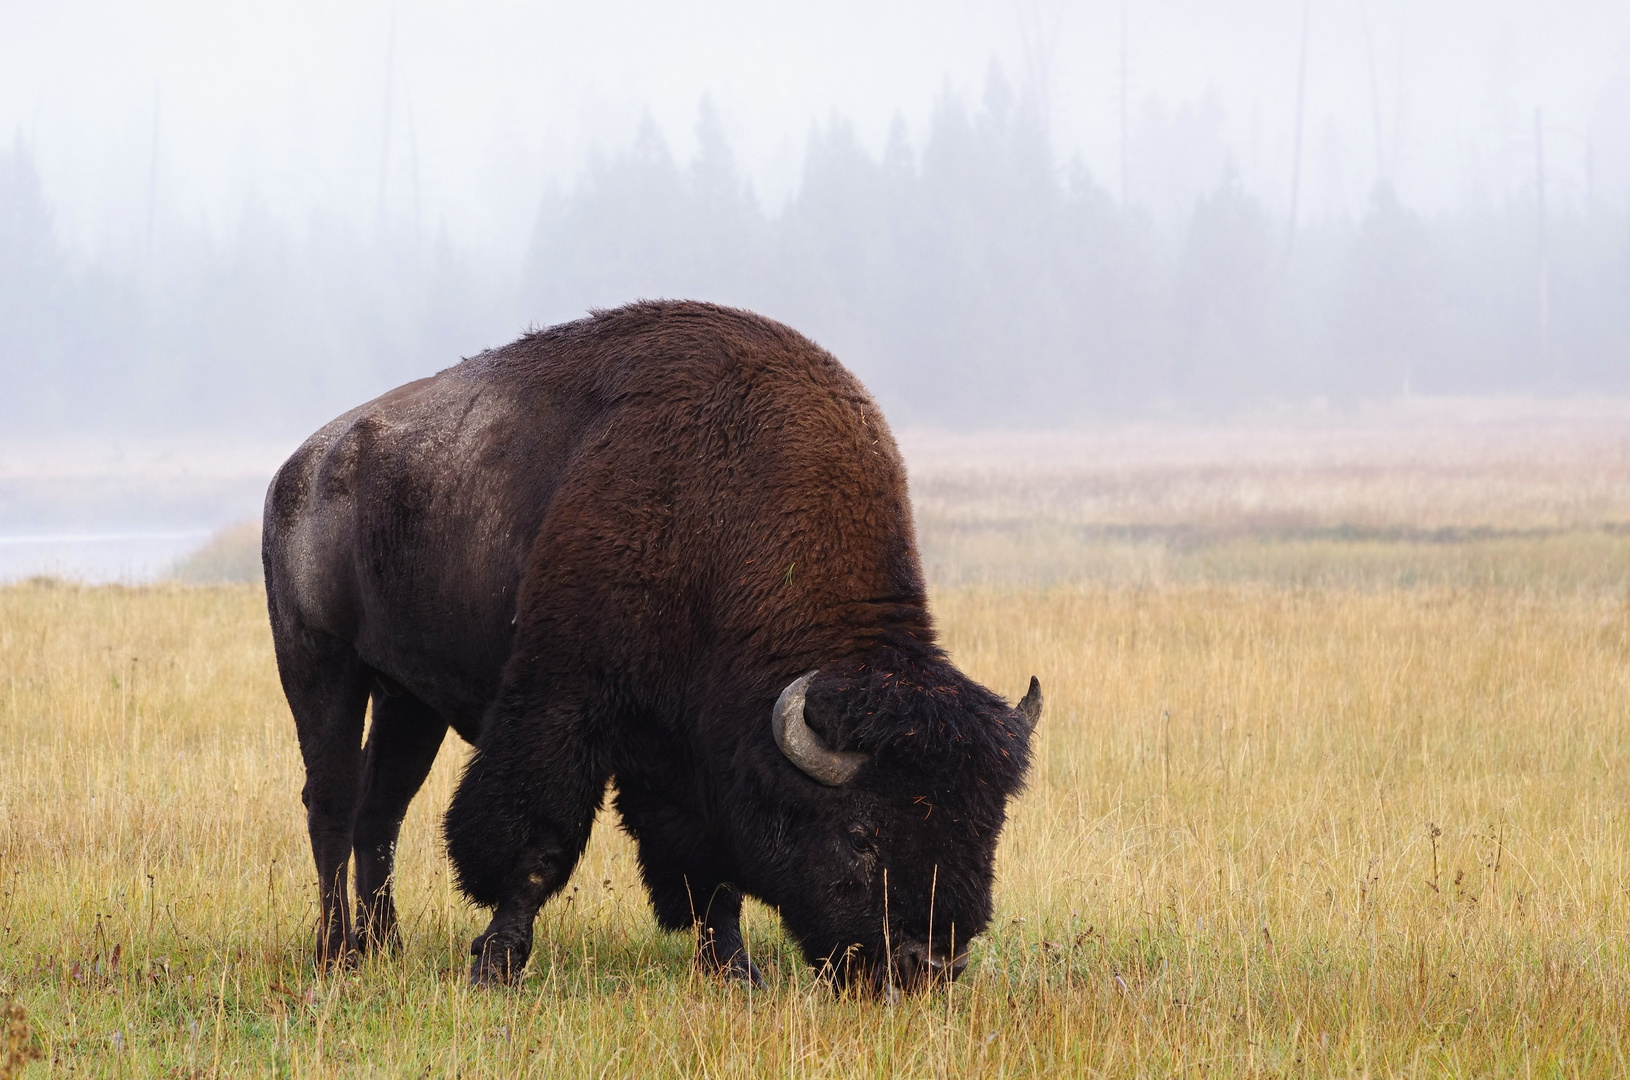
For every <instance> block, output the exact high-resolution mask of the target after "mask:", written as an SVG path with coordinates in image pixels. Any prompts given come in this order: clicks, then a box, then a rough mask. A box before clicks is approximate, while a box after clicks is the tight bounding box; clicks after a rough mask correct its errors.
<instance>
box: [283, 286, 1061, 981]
mask: <svg viewBox="0 0 1630 1080" xmlns="http://www.w3.org/2000/svg"><path fill="white" fill-rule="evenodd" d="M263 557H264V560H265V566H266V598H267V606H268V608H269V609H270V615H271V624H272V632H273V638H274V640H275V643H276V648H277V663H278V671H279V673H280V674H281V676H282V680H283V688H284V691H285V692H286V693H287V695H288V699H289V707H290V708H291V709H292V710H293V712H294V719H295V725H296V728H297V730H298V733H299V739H300V752H301V754H302V755H303V757H304V759H305V765H306V786H305V791H304V796H303V797H304V800H305V804H306V808H307V818H308V823H309V826H310V830H311V846H312V852H313V854H314V855H315V857H316V862H317V872H318V875H319V880H320V886H321V916H320V919H321V924H320V926H319V929H318V941H317V959H318V962H319V963H320V964H326V963H330V962H335V961H340V960H345V959H348V958H349V957H350V956H351V955H352V954H353V952H354V950H357V949H367V948H371V947H376V946H379V945H382V944H385V943H388V942H390V941H391V940H392V939H393V937H394V935H395V934H396V925H395V910H394V907H393V904H392V901H391V863H392V857H393V852H394V847H395V843H396V837H397V832H398V830H399V829H400V827H401V822H402V816H403V814H404V813H405V812H406V810H407V806H408V802H409V800H411V799H412V798H413V795H414V792H416V791H417V790H418V788H419V786H420V784H422V783H423V781H424V778H425V775H426V774H427V773H428V772H429V770H430V765H431V762H432V760H433V759H434V758H435V756H436V751H437V749H438V747H439V746H440V745H441V742H442V738H443V736H444V735H445V734H446V731H447V727H448V725H451V726H452V727H453V729H454V730H455V731H457V732H458V733H459V734H460V735H461V736H462V737H463V738H465V739H466V740H468V741H470V742H472V743H474V744H475V748H476V749H475V753H474V755H473V756H472V757H471V759H470V762H469V766H468V767H467V768H466V769H465V772H464V776H463V779H462V781H461V783H460V784H459V788H458V791H457V793H456V795H455V796H454V798H453V802H452V806H451V808H450V809H449V810H448V812H447V819H446V826H445V831H446V840H447V849H448V854H449V855H450V856H451V858H452V862H453V865H454V867H455V869H456V872H457V877H458V882H459V885H460V887H461V888H462V889H463V891H464V892H465V894H467V895H468V896H469V897H470V899H472V900H474V901H475V902H476V903H478V904H481V905H484V906H487V907H490V908H494V909H495V911H494V914H493V917H492V922H491V925H489V926H488V927H487V930H486V932H485V933H483V934H482V935H481V936H480V937H478V938H477V939H476V940H475V943H474V945H473V946H472V947H471V951H472V953H473V954H474V956H475V960H474V963H473V966H472V970H471V978H472V979H474V980H475V981H477V982H494V981H500V982H501V981H508V980H510V979H512V978H514V977H515V976H516V975H517V974H518V973H519V971H520V969H521V967H522V965H523V964H524V963H525V961H526V958H527V956H528V954H529V952H530V950H531V946H532V924H533V920H534V917H535V916H536V915H537V913H538V909H539V908H540V907H541V906H542V905H543V903H544V901H545V900H547V899H548V898H549V897H550V896H551V895H553V894H554V893H555V892H556V891H558V890H559V889H560V888H561V887H562V886H563V885H564V884H565V882H566V879H567V877H568V876H569V875H570V874H571V872H572V868H573V866H574V865H575V864H576V862H577V859H578V856H579V855H580V854H581V853H582V851H583V847H584V845H585V844H586V843H587V842H588V839H589V829H590V826H591V824H592V823H593V821H594V816H595V812H596V811H597V810H598V808H599V807H600V804H601V801H602V799H603V797H604V794H605V790H606V785H607V783H608V782H609V783H612V784H614V785H615V787H616V807H617V811H618V813H619V814H620V815H621V818H622V822H623V826H624V828H626V829H627V830H628V832H629V833H630V835H632V836H633V838H634V840H635V841H636V842H637V844H638V850H639V864H640V870H641V872H642V874H643V876H644V879H645V885H646V888H647V889H648V890H649V892H650V897H651V904H652V906H653V907H654V908H655V910H656V917H657V920H658V922H660V923H661V925H662V926H664V927H666V928H668V929H679V928H682V927H691V926H694V927H696V928H697V930H698V955H697V960H698V962H699V963H701V964H702V965H703V966H704V967H706V968H709V969H712V970H715V971H720V972H723V973H725V974H727V975H731V976H736V977H740V978H746V979H751V980H756V979H757V978H758V973H757V971H756V970H755V969H754V967H753V965H752V963H751V961H750V959H749V957H748V956H747V953H746V949H745V948H744V946H743V944H742V938H741V931H740V929H739V926H738V919H739V915H740V911H741V898H742V896H743V895H748V896H756V897H759V898H760V899H762V900H763V901H764V902H765V903H768V904H771V905H773V906H775V907H777V908H779V909H780V912H781V918H782V920H783V922H784V924H785V925H786V927H787V929H788V930H789V931H790V932H791V933H792V934H793V936H794V937H796V938H797V940H798V943H799V945H800V946H801V947H802V949H803V952H804V955H805V956H806V957H807V958H808V959H809V961H810V962H811V963H813V964H817V965H822V964H826V963H831V964H832V967H833V970H834V972H835V974H836V977H837V979H838V980H839V981H841V982H856V983H859V984H861V985H868V986H871V987H873V988H876V989H884V988H887V987H890V986H895V985H899V986H906V987H915V986H922V985H925V984H927V983H928V982H930V981H932V980H933V979H934V978H935V977H936V976H943V975H946V974H949V975H951V976H954V975H955V974H956V973H957V972H958V971H960V970H961V968H962V967H963V966H964V965H965V964H966V962H967V960H966V956H967V942H968V939H969V938H971V937H973V936H974V935H975V934H977V933H979V932H980V931H981V930H983V929H984V928H985V926H986V924H987V923H989V921H990V917H991V877H992V864H993V861H994V858H995V853H996V840H997V836H998V834H999V833H1000V832H1001V829H1002V823H1003V820H1004V817H1005V813H1006V804H1007V800H1008V799H1009V798H1010V797H1012V795H1013V794H1014V792H1015V791H1016V790H1018V788H1019V786H1020V784H1021V783H1022V781H1023V778H1024V774H1025V768H1026V766H1027V764H1028V762H1029V758H1030V754H1029V745H1030V734H1031V730H1032V729H1033V727H1034V726H1035V723H1036V720H1037V718H1038V717H1039V715H1040V712H1041V694H1040V689H1039V687H1038V685H1037V683H1036V681H1035V680H1034V679H1032V680H1031V683H1030V690H1029V693H1028V694H1027V695H1026V696H1025V698H1024V700H1023V701H1022V702H1020V704H1019V705H1018V707H1017V708H1014V707H1010V706H1009V705H1007V704H1006V703H1005V702H1003V701H1002V700H1001V699H1000V698H998V697H997V696H996V695H995V694H993V693H991V692H990V691H989V690H987V689H985V688H984V687H982V686H980V685H979V684H977V683H975V682H974V681H972V680H971V679H969V678H968V677H967V676H965V675H963V674H962V673H961V672H959V671H958V670H957V669H956V668H954V667H953V666H951V664H950V663H949V661H947V660H946V658H945V654H944V653H943V652H942V651H941V650H940V649H939V647H938V646H936V645H935V643H934V627H933V622H932V620H931V619H930V617H929V614H928V606H927V602H926V598H925V593H924V587H923V575H922V569H921V566H920V564H919V562H918V558H917V551H916V542H915V538H914V535H913V532H912V524H911V508H910V504H909V502H908V500H907V496H906V478H905V471H904V468H903V466H902V464H901V461H900V455H899V453H898V452H897V450H896V449H895V446H894V441H893V439H892V437H891V436H890V435H889V430H888V428H887V426H886V425H885V424H884V423H883V417H882V416H881V414H879V412H878V410H877V406H876V405H875V404H873V402H872V400H871V399H870V398H869V397H868V396H867V395H866V392H865V391H864V390H863V389H862V388H861V387H860V385H859V383H857V382H856V381H855V379H854V378H853V377H852V376H851V375H850V374H849V373H848V372H847V371H845V370H844V368H843V367H842V366H841V365H840V364H839V363H838V362H837V361H836V360H834V359H833V358H832V357H831V356H830V355H828V354H827V353H826V352H824V351H822V350H821V349H820V348H818V347H817V346H815V345H814V344H812V343H811V342H809V341H808V340H806V339H805V338H803V337H801V336H799V335H798V334H796V333H794V332H793V331H792V330H789V329H788V328H786V327H785V326H782V325H780V324H778V323H774V322H771V321H769V320H767V319H762V318H759V317H757V316H754V315H752V314H749V313H747V312H742V311H733V310H730V309H726V308H719V307H712V306H708V305H704V304H695V303H642V304H635V305H633V306H630V307H625V308H621V309H618V310H616V311H607V312H600V313H597V314H595V315H593V316H591V317H589V318H587V319H583V320H581V321H578V322H573V323H568V324H566V325H563V326H557V327H553V328H551V329H548V330H544V331H541V332H538V333H533V334H528V335H527V336H525V337H523V338H521V339H520V340H519V341H517V342H515V343H514V344H512V345H509V346H506V347H505V348H502V349H498V350H495V351H491V352H485V353H482V354H481V355H479V356H476V357H474V358H472V359H469V360H466V361H464V362H463V363H461V364H458V365H456V366H454V367H451V368H448V369H447V370H446V371H443V372H442V373H441V374H439V375H437V376H435V377H434V378H429V379H422V380H420V381H418V382H414V383H409V384H408V385H406V386H403V387H401V388H399V389H397V390H393V391H391V392H390V393H388V394H386V395H384V396H383V397H380V398H378V399H376V400H374V401H372V402H369V403H368V404H366V405H363V406H361V407H360V408H357V409H354V410H353V411H351V412H349V413H346V414H345V415H344V416H342V417H340V418H339V419H337V420H335V421H333V422H332V423H330V424H329V425H328V426H327V427H325V428H323V429H322V430H321V431H319V432H318V433H317V434H315V435H313V436H312V437H311V438H310V439H309V440H307V442H306V443H305V445H303V446H302V447H300V449H299V450H297V451H296V452H295V454H294V456H293V457H291V458H290V459H289V460H288V462H287V463H286V464H285V465H284V466H283V467H282V469H280V470H279V471H278V474H277V477H276V479H274V480H273V482H272V485H271V489H270V491H269V492H268V493H267V497H266V516H265V540H264V549H263ZM370 698H372V701H373V723H372V726H371V727H370V728H369V729H368V736H367V745H366V746H364V745H362V742H363V714H364V712H365V710H366V706H367V704H368V701H369V699H370ZM353 853H355V856H356V868H357V869H356V888H357V893H358V908H357V915H356V919H355V922H354V923H353V921H352V917H351V914H350V911H349V903H348V901H347V898H346V865H347V861H348V860H349V858H350V857H351V855H352V854H353Z"/></svg>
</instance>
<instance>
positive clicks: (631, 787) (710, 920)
mask: <svg viewBox="0 0 1630 1080" xmlns="http://www.w3.org/2000/svg"><path fill="white" fill-rule="evenodd" d="M675 779H676V778H675V777H671V776H663V775H661V774H660V772H659V770H657V769H651V768H647V769H644V770H636V769H632V768H630V769H627V770H625V771H624V772H623V773H620V774H619V775H618V777H617V812H618V814H619V815H620V816H621V817H622V819H623V827H624V828H625V829H627V830H628V832H629V833H630V834H631V835H632V836H633V837H634V839H635V842H636V843H637V844H638V845H639V848H638V851H639V862H640V874H641V876H643V877H644V878H645V889H646V892H647V893H648V894H649V895H650V897H651V908H652V910H653V911H654V912H655V914H656V917H657V925H659V926H661V927H662V928H663V929H664V930H672V931H680V930H686V929H690V930H693V931H694V932H695V933H696V966H697V967H698V968H700V969H701V970H703V971H705V972H708V973H709V974H714V975H722V976H724V977H725V978H727V979H741V980H742V981H744V982H749V983H752V984H753V985H754V986H762V985H763V983H764V979H763V976H761V975H760V974H759V971H758V968H756V967H754V966H753V961H752V959H751V957H749V956H748V954H747V945H746V943H745V942H744V941H743V940H742V936H741V893H740V891H738V890H737V889H736V887H735V886H734V885H732V884H730V881H731V880H732V879H733V878H734V877H735V876H736V874H735V868H734V866H733V865H732V864H731V863H730V861H729V860H728V858H726V857H725V856H724V855H723V853H724V852H725V851H726V850H728V848H729V842H728V841H727V840H726V838H725V837H723V836H720V835H718V834H717V833H716V832H714V831H713V830H712V829H710V828H709V827H708V825H707V824H706V822H705V821H703V819H702V818H701V816H700V815H699V814H697V813H695V812H694V811H693V810H687V809H685V808H684V807H683V805H682V804H681V803H680V802H678V801H677V800H676V799H675V798H673V797H672V791H673V790H674V789H676V788H682V787H683V786H684V785H683V783H682V782H679V783H676V782H674V781H675Z"/></svg>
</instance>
